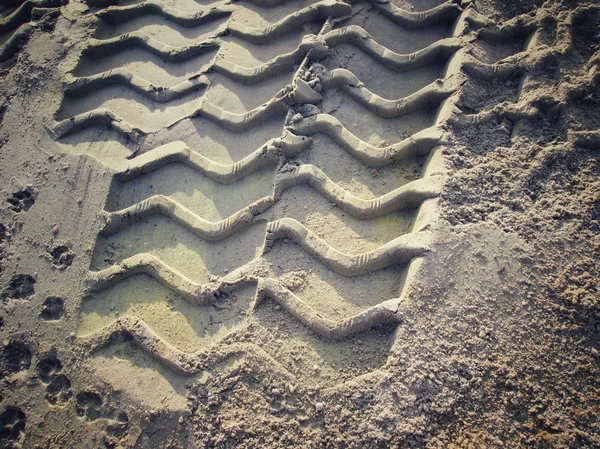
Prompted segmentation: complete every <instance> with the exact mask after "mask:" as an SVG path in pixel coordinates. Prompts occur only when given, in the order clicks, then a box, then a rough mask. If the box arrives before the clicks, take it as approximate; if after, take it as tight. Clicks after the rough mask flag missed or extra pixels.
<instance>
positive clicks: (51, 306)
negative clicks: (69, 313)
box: [40, 296, 65, 321]
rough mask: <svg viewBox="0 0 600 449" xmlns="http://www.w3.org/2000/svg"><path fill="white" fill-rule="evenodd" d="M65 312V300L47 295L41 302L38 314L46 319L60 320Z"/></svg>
mask: <svg viewBox="0 0 600 449" xmlns="http://www.w3.org/2000/svg"><path fill="white" fill-rule="evenodd" d="M64 314H65V301H64V300H63V299H62V298H60V297H58V296H48V297H47V298H46V299H44V302H43V303H42V311H41V312H40V316H41V317H42V318H43V319H44V320H46V321H56V320H60V319H61V318H62V316H63V315H64Z"/></svg>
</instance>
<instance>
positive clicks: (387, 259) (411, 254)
mask: <svg viewBox="0 0 600 449" xmlns="http://www.w3.org/2000/svg"><path fill="white" fill-rule="evenodd" d="M430 238H431V236H430V235H429V234H428V233H426V232H418V233H411V234H407V235H403V236H400V237H397V238H395V239H394V240H392V241H390V242H388V243H386V244H385V245H383V246H381V247H379V248H377V249H375V250H372V251H368V252H366V253H362V254H355V255H347V254H344V253H342V252H340V251H338V250H336V249H335V248H333V247H332V246H331V245H329V244H328V243H327V242H325V241H324V240H322V239H321V238H319V237H317V236H316V235H315V234H314V233H313V232H312V231H310V230H309V229H308V228H307V227H306V226H304V225H303V224H302V223H300V222H299V221H297V220H295V219H293V218H282V219H279V220H277V221H274V222H271V223H269V225H268V226H267V236H266V238H265V247H264V249H263V253H266V252H269V251H270V250H271V247H272V246H273V243H274V242H275V241H276V240H282V239H290V240H292V241H293V242H295V243H297V244H298V245H300V246H301V247H302V249H304V250H305V251H306V252H307V253H309V254H310V255H311V256H312V257H314V258H315V259H317V260H319V261H321V262H323V263H324V264H325V265H326V266H327V267H329V268H330V269H331V270H333V271H334V272H336V273H338V274H340V275H342V276H348V277H350V276H359V275H362V274H366V273H369V272H371V271H375V270H379V269H382V268H385V267H387V266H390V265H400V264H405V263H407V262H409V261H410V260H411V259H413V258H415V257H417V256H420V255H423V254H424V253H425V252H427V251H428V248H429V246H428V244H429V240H430Z"/></svg>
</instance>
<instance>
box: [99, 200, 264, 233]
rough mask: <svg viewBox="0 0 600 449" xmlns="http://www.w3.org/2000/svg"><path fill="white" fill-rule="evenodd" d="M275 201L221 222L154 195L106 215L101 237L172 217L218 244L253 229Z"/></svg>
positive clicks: (261, 202)
mask: <svg viewBox="0 0 600 449" xmlns="http://www.w3.org/2000/svg"><path fill="white" fill-rule="evenodd" d="M274 202H275V200H274V198H273V197H264V198H261V199H259V200H257V201H255V202H254V203H252V204H250V205H248V206H246V207H244V208H243V209H240V210H239V211H237V212H235V213H234V214H233V215H231V216H230V217H227V218H225V219H223V220H221V221H217V222H211V221H208V220H205V219H204V218H202V217H200V216H198V215H196V214H195V213H193V212H192V211H190V210H189V209H187V208H185V207H184V206H182V205H181V204H179V203H178V202H177V201H175V200H173V199H171V198H169V197H166V196H164V195H153V196H151V197H150V198H147V199H145V200H143V201H141V202H139V203H137V204H134V205H133V206H130V207H127V208H125V209H122V210H119V211H116V212H105V213H104V214H105V220H106V224H105V226H104V228H103V229H102V231H101V234H103V235H113V234H116V233H117V232H118V231H120V230H122V229H123V228H125V227H128V226H130V225H132V224H133V223H136V222H138V221H140V220H142V219H143V218H145V217H149V216H151V215H157V214H158V215H164V216H166V217H169V218H170V219H172V220H173V221H175V222H176V223H178V224H179V225H181V226H183V227H184V228H185V229H187V230H189V231H190V232H192V233H194V234H195V235H197V236H198V237H200V238H202V239H204V240H207V241H209V242H216V241H219V240H223V239H225V238H227V237H229V236H231V235H233V234H235V233H236V232H239V231H241V230H242V229H245V228H247V227H248V226H250V224H251V223H252V221H253V219H254V217H255V216H256V215H259V214H260V213H262V212H264V211H265V210H266V209H268V208H269V207H271V206H272V205H273V204H274Z"/></svg>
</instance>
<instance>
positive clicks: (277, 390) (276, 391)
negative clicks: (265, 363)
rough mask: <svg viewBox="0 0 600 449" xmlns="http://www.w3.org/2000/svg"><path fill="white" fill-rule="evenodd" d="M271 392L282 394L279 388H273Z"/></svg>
mask: <svg viewBox="0 0 600 449" xmlns="http://www.w3.org/2000/svg"><path fill="white" fill-rule="evenodd" d="M271 394H272V395H273V396H281V391H279V389H277V388H273V389H272V390H271Z"/></svg>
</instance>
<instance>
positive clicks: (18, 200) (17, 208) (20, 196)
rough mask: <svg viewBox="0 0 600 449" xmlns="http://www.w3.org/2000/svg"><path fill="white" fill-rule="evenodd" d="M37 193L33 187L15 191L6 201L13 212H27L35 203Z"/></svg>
mask: <svg viewBox="0 0 600 449" xmlns="http://www.w3.org/2000/svg"><path fill="white" fill-rule="evenodd" d="M35 197H36V194H35V192H34V191H33V188H32V187H27V188H26V189H24V190H19V191H18V192H15V193H13V194H12V195H11V196H10V197H9V198H7V199H6V202H7V203H8V204H10V206H9V209H10V210H12V211H13V212H16V213H19V212H27V211H28V210H29V209H30V208H31V206H33V205H34V204H35Z"/></svg>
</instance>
